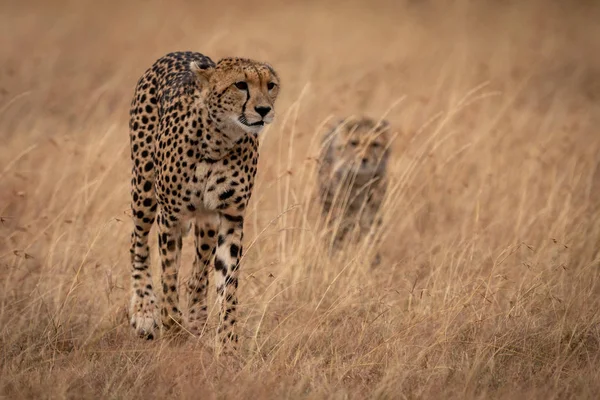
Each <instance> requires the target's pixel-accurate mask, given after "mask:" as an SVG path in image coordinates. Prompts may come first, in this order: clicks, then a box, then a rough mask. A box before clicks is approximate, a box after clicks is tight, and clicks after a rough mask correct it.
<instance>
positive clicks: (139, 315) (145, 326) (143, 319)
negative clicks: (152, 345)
mask: <svg viewBox="0 0 600 400" xmlns="http://www.w3.org/2000/svg"><path fill="white" fill-rule="evenodd" d="M129 317H130V319H129V323H130V324H131V326H132V327H133V329H134V330H135V333H136V334H137V335H138V336H139V337H141V338H144V339H147V340H152V339H154V338H156V337H157V332H158V329H159V324H158V321H160V318H159V313H158V308H157V306H156V301H151V300H150V299H149V298H143V299H140V298H138V297H137V296H134V297H133V298H132V300H131V311H130V313H129Z"/></svg>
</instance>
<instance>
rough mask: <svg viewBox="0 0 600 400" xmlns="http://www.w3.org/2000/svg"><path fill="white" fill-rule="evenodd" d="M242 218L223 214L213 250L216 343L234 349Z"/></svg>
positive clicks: (236, 338) (236, 337)
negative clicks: (214, 250)
mask: <svg viewBox="0 0 600 400" xmlns="http://www.w3.org/2000/svg"><path fill="white" fill-rule="evenodd" d="M243 229H244V218H243V217H242V216H233V215H227V214H222V215H221V221H220V226H219V233H218V239H217V250H216V253H215V282H216V287H217V304H218V307H219V327H218V329H217V340H218V342H219V343H217V346H221V345H224V346H225V348H233V349H235V347H236V343H237V341H238V336H237V334H236V333H235V332H234V325H235V323H236V315H237V312H236V311H237V296H236V291H237V287H238V275H239V262H240V258H241V256H242V239H243V236H244V233H243Z"/></svg>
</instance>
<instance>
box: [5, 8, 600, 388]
mask: <svg viewBox="0 0 600 400" xmlns="http://www.w3.org/2000/svg"><path fill="white" fill-rule="evenodd" d="M204 3H205V2H203V1H171V2H159V1H146V2H139V3H138V2H135V3H134V2H129V1H120V2H117V1H70V2H68V1H39V2H37V3H33V2H31V1H10V0H3V1H2V2H1V3H0V7H1V12H0V135H1V136H0V139H1V142H0V143H1V145H0V185H1V189H0V216H1V217H2V219H1V223H0V266H1V269H0V277H1V280H0V285H1V286H0V374H1V375H0V397H2V398H4V397H6V398H11V399H12V398H81V397H84V398H99V397H102V398H165V397H182V398H252V399H256V398H301V397H302V398H304V397H306V398H334V399H335V398H340V399H341V398H390V399H391V398H394V399H396V398H407V399H413V398H436V399H437V398H460V399H465V398H467V399H468V398H480V399H484V398H485V399H488V398H544V399H549V398H578V399H581V398H598V396H599V395H600V368H599V365H600V311H599V310H600V276H599V267H600V255H599V254H598V253H599V250H600V205H599V204H600V167H599V163H600V155H599V154H600V133H599V132H598V129H597V126H598V124H599V123H600V111H599V101H600V80H599V79H600V74H599V73H600V56H599V55H600V26H599V25H598V24H597V21H599V20H600V8H599V7H596V6H595V5H594V4H593V3H594V2H592V1H587V2H586V1H571V2H567V1H551V0H544V1H542V0H540V1H529V2H516V1H502V2H500V1H483V0H482V1H470V2H469V1H466V0H456V1H443V2H442V1H439V2H435V1H427V0H422V1H416V0H413V1H396V2H392V1H388V2H382V1H378V2H366V1H365V2H363V3H362V4H361V3H360V2H356V1H346V2H342V1H339V2H329V3H327V2H321V3H319V2H316V1H314V2H312V1H307V2H304V3H301V2H297V3H293V2H272V3H268V2H257V1H256V2H255V1H229V2H221V5H220V6H219V7H217V6H216V5H215V4H216V2H213V3H210V4H204ZM283 4H285V5H283ZM185 49H190V50H197V51H201V52H203V53H205V54H208V55H210V56H211V57H213V58H215V59H218V58H219V57H222V56H226V55H239V56H248V57H253V58H257V59H262V60H268V61H269V62H270V63H272V64H273V65H274V66H275V67H276V68H277V69H278V70H279V72H280V75H281V78H282V82H283V86H282V95H281V97H280V100H279V103H278V112H279V114H278V118H277V120H276V123H275V124H273V125H272V126H271V127H270V128H269V129H268V130H267V131H266V133H265V135H264V137H263V142H262V152H261V161H260V166H259V173H258V176H257V179H258V183H257V186H256V189H255V192H254V195H253V198H252V202H251V212H250V215H249V217H248V224H247V229H248V231H247V234H246V236H245V238H246V240H247V242H246V246H245V247H246V248H248V251H247V256H246V259H245V262H244V265H243V267H242V268H243V271H242V279H241V301H242V303H243V304H242V311H241V321H240V328H241V329H242V330H243V331H242V336H243V342H242V343H243V344H242V350H241V353H240V355H239V357H238V358H220V359H218V360H216V359H215V358H214V357H213V354H212V351H211V349H210V348H209V347H207V346H206V343H207V340H208V339H207V338H201V339H199V340H194V339H193V338H190V339H189V340H188V341H186V342H185V343H182V344H177V343H170V342H168V341H165V340H157V341H154V342H144V341H140V340H138V339H135V338H133V337H132V335H131V332H130V330H129V327H128V325H127V322H126V320H125V314H124V311H123V310H124V308H125V305H126V304H127V301H128V287H129V261H128V260H129V255H128V245H129V233H130V228H131V226H130V225H131V223H130V220H129V218H128V196H129V183H128V182H129V171H130V161H129V149H128V133H127V112H128V104H129V101H130V98H131V95H132V93H133V88H134V85H135V82H136V80H137V78H138V77H139V75H140V74H141V73H142V72H143V70H144V69H145V68H146V67H148V66H149V65H150V64H151V63H152V62H153V61H154V60H155V59H156V58H158V57H159V56H161V55H163V54H164V53H166V52H168V51H173V50H185ZM350 113H365V114H370V115H372V116H374V117H381V116H384V115H386V116H387V118H388V119H389V120H390V121H391V122H392V123H393V124H394V126H395V127H397V128H398V131H399V135H398V136H397V138H396V140H395V142H394V149H393V150H394V157H393V160H392V165H391V175H392V181H393V185H392V186H393V188H392V191H391V193H390V196H389V198H388V201H387V208H386V211H385V213H384V214H385V215H384V216H385V221H386V223H385V229H384V231H383V232H382V233H383V235H384V239H385V240H384V243H383V245H382V246H383V255H384V263H383V264H382V265H381V266H380V267H379V268H377V269H375V270H372V269H370V267H369V263H368V255H369V253H370V251H371V250H372V249H370V248H369V247H368V246H367V245H365V246H364V247H355V248H353V249H351V250H349V251H348V252H347V254H346V257H345V258H343V259H338V260H327V259H326V258H324V257H323V254H324V253H323V249H322V246H321V244H322V243H323V242H324V237H323V235H322V232H321V231H320V230H319V224H318V221H317V219H316V215H315V213H314V212H313V210H314V208H315V207H314V203H313V202H312V200H311V196H312V195H313V190H314V185H313V181H314V167H315V162H314V159H313V157H314V155H315V152H316V145H315V143H314V142H315V138H316V135H318V134H319V133H320V132H322V130H323V125H325V124H326V123H327V121H328V120H329V119H331V118H332V117H334V116H339V115H342V114H350ZM595 171H596V172H595ZM186 244H187V247H186V245H184V265H183V275H184V277H185V276H186V274H187V273H189V267H190V264H191V256H192V254H193V253H192V251H191V250H190V246H189V244H190V241H189V239H186ZM154 261H155V263H154V264H155V268H156V257H155V258H154ZM155 278H156V276H155ZM211 292H212V291H211ZM215 319H216V318H215V316H214V315H213V316H212V317H211V328H214V325H215ZM212 333H213V332H212V331H210V332H209V334H210V335H212Z"/></svg>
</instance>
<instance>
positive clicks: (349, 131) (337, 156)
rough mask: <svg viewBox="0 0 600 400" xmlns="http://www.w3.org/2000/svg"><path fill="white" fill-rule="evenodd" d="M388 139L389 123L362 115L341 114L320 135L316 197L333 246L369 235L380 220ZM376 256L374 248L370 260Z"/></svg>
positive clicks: (377, 262) (338, 246)
mask: <svg viewBox="0 0 600 400" xmlns="http://www.w3.org/2000/svg"><path fill="white" fill-rule="evenodd" d="M389 144H390V126H389V123H388V122H387V121H385V120H383V121H381V122H377V121H375V120H373V119H370V118H366V117H362V118H360V117H359V118H355V117H349V118H345V119H343V120H341V121H339V122H338V123H337V124H335V126H333V128H332V129H330V130H329V131H328V132H327V133H326V134H325V135H324V136H323V138H322V147H321V148H322V150H321V155H320V159H319V164H320V166H319V172H318V181H319V200H320V205H321V213H322V215H323V217H324V218H325V219H326V221H328V228H330V230H331V232H333V234H334V236H333V248H332V250H333V251H334V252H335V251H337V250H339V249H340V248H341V247H343V245H344V242H347V241H349V242H357V241H358V240H360V239H363V238H365V237H370V236H371V235H373V234H374V231H375V230H376V229H377V228H379V227H380V226H381V218H380V217H378V216H377V211H378V210H379V207H380V206H381V202H382V200H383V197H384V195H385V192H386V189H387V173H386V166H387V160H388V158H389V153H390V150H389ZM354 229H356V231H354ZM379 262H380V255H379V253H377V254H376V256H375V259H374V261H373V264H374V265H377V264H379Z"/></svg>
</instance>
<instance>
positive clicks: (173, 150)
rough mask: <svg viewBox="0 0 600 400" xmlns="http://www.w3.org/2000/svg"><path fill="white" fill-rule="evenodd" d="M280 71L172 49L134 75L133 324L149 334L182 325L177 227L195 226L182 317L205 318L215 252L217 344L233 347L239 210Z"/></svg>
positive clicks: (196, 322)
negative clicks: (154, 234) (154, 273)
mask: <svg viewBox="0 0 600 400" xmlns="http://www.w3.org/2000/svg"><path fill="white" fill-rule="evenodd" d="M278 93H279V77H278V75H277V73H276V72H275V71H274V70H273V68H272V67H271V66H269V65H268V64H265V63H260V62H256V61H253V60H248V59H244V58H224V59H222V60H220V61H219V62H217V63H214V62H213V61H212V60H211V59H210V58H208V57H206V56H204V55H202V54H200V53H193V52H176V53H169V54H167V55H165V56H163V57H162V58H160V59H158V60H157V61H156V62H155V63H154V64H153V65H152V67H150V68H149V69H148V70H147V71H146V72H145V73H144V75H143V76H142V77H141V78H140V79H139V81H138V83H137V87H136V89H135V94H134V97H133V101H132V103H131V111H130V121H129V127H130V133H131V138H130V139H131V158H132V161H133V179H132V180H131V185H132V190H131V195H132V203H131V207H132V212H133V222H134V229H133V233H132V242H131V251H130V252H131V263H132V297H131V305H130V322H131V325H132V327H133V328H134V329H135V331H136V332H137V334H138V335H139V336H141V337H145V338H147V339H153V338H154V337H155V336H156V335H157V333H158V332H157V330H158V328H159V326H160V325H161V324H160V323H159V321H161V323H162V327H163V329H164V330H165V331H169V330H170V329H171V328H178V327H180V326H181V324H182V312H181V311H180V308H179V294H178V291H177V287H178V284H177V274H178V271H179V264H180V254H181V248H182V235H183V234H184V233H186V232H187V231H188V230H189V229H190V228H189V227H190V224H192V223H193V225H194V234H195V245H196V257H195V260H194V264H193V267H192V274H191V278H190V280H189V283H188V285H187V291H188V294H189V296H188V298H189V300H188V304H187V310H186V311H187V313H188V316H187V325H188V329H189V330H191V331H192V332H193V333H200V332H201V331H202V329H203V326H204V323H205V321H206V318H207V299H206V296H207V290H208V269H209V264H210V263H211V261H212V260H213V259H214V263H213V264H214V270H215V275H214V277H215V280H216V288H217V294H218V296H217V301H218V304H219V327H218V329H217V339H218V340H219V342H220V343H226V344H231V345H232V346H235V343H236V342H237V335H236V334H235V333H234V324H235V322H236V316H235V315H236V307H237V297H236V289H237V287H238V272H239V261H240V258H241V256H242V238H243V226H244V212H245V209H246V205H247V204H248V201H249V199H250V195H251V194H252V187H253V185H254V176H255V174H256V168H257V163H258V138H257V135H258V133H259V132H260V131H261V130H262V129H263V127H264V125H265V124H268V123H271V122H272V121H273V117H274V103H275V100H276V98H277V95H278ZM155 217H156V221H157V225H158V246H159V252H160V260H161V266H162V275H161V281H162V299H161V306H160V313H159V311H158V309H159V306H158V302H157V299H156V295H155V290H154V288H153V285H152V277H151V274H150V260H149V255H150V251H149V246H148V234H149V233H150V229H151V228H152V225H153V223H154V220H155Z"/></svg>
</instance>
